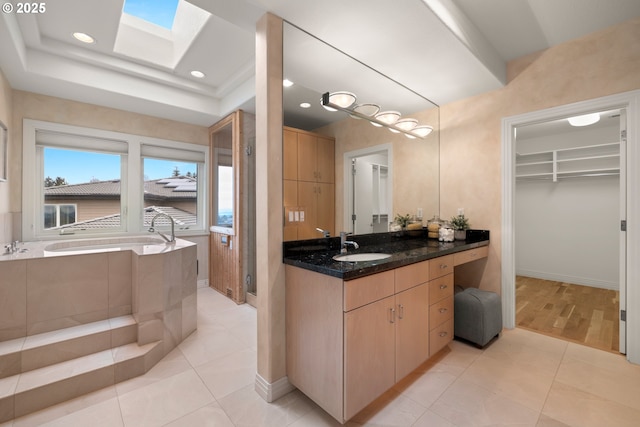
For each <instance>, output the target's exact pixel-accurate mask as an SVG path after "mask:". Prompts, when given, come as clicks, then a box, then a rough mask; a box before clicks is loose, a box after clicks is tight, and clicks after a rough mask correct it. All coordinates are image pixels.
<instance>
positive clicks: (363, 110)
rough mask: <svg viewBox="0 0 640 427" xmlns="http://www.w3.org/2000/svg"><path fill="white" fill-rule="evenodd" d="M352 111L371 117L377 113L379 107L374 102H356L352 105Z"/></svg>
mask: <svg viewBox="0 0 640 427" xmlns="http://www.w3.org/2000/svg"><path fill="white" fill-rule="evenodd" d="M353 111H355V112H357V113H360V114H362V115H363V116H369V117H373V116H375V115H376V114H378V111H380V107H379V106H377V105H376V104H358V105H356V106H355V107H353Z"/></svg>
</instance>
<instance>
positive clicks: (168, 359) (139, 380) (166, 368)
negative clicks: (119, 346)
mask: <svg viewBox="0 0 640 427" xmlns="http://www.w3.org/2000/svg"><path fill="white" fill-rule="evenodd" d="M190 369H191V364H190V363H189V362H188V361H187V359H186V358H185V357H184V355H183V354H182V352H181V351H180V349H178V348H175V349H173V350H172V351H171V352H169V354H167V355H166V356H165V357H164V358H163V359H162V360H160V362H158V363H157V364H156V365H155V366H154V367H153V368H151V369H149V371H148V372H147V373H146V374H144V375H140V376H139V377H135V378H132V379H130V380H127V381H123V382H121V383H118V384H116V385H115V387H116V390H117V392H118V395H120V396H122V395H123V394H125V393H128V392H130V391H133V390H135V389H138V388H141V387H144V386H147V385H150V384H153V383H156V382H158V381H161V380H163V379H165V378H169V377H171V376H173V375H176V374H179V373H182V372H185V371H188V370H190Z"/></svg>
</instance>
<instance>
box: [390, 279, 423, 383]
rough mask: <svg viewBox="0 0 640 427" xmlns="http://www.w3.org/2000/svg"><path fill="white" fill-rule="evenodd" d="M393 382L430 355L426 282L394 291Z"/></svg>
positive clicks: (404, 375) (408, 372)
mask: <svg viewBox="0 0 640 427" xmlns="http://www.w3.org/2000/svg"><path fill="white" fill-rule="evenodd" d="M396 314H397V315H396V382H398V381H400V380H401V379H402V378H404V377H406V376H407V375H408V374H410V373H411V372H412V371H413V370H414V369H415V368H417V367H418V366H420V364H422V362H424V361H425V360H427V358H428V357H429V289H428V285H427V284H426V283H424V284H422V285H419V286H416V287H414V288H411V289H409V290H406V291H403V292H400V293H399V294H396Z"/></svg>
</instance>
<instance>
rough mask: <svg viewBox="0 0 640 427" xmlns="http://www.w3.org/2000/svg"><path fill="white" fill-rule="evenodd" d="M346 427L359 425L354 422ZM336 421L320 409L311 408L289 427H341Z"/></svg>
mask: <svg viewBox="0 0 640 427" xmlns="http://www.w3.org/2000/svg"><path fill="white" fill-rule="evenodd" d="M345 425H346V426H347V427H356V426H360V425H361V424H357V423H354V422H350V423H346V424H345ZM341 426H342V424H340V423H339V422H338V421H337V420H336V419H334V418H333V417H332V416H331V415H329V414H327V413H326V412H325V411H323V410H322V409H320V408H317V407H316V408H313V409H312V410H311V411H309V412H308V413H307V414H306V415H304V416H303V417H302V418H299V419H298V420H297V421H294V422H293V423H291V424H289V427H341Z"/></svg>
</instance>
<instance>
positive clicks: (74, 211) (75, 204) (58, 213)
mask: <svg viewBox="0 0 640 427" xmlns="http://www.w3.org/2000/svg"><path fill="white" fill-rule="evenodd" d="M47 206H54V207H55V208H56V226H55V227H51V228H57V227H60V207H62V206H73V216H74V217H75V218H78V204H77V203H46V202H45V203H44V204H43V205H42V207H43V210H42V212H43V213H44V211H45V210H46V208H47ZM63 225H66V224H63ZM44 229H45V230H48V229H47V228H46V227H45V228H44Z"/></svg>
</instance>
